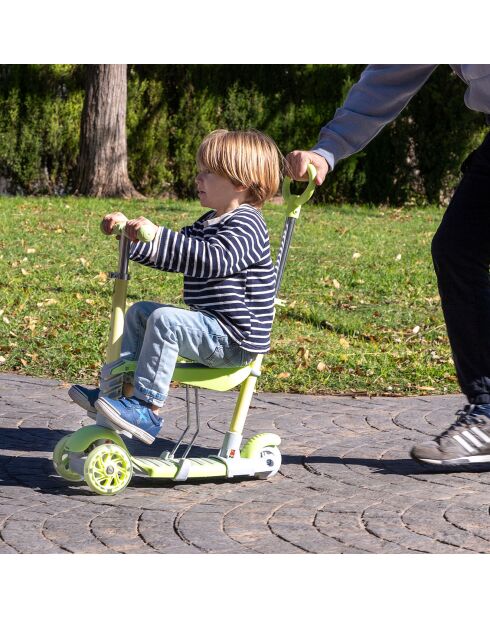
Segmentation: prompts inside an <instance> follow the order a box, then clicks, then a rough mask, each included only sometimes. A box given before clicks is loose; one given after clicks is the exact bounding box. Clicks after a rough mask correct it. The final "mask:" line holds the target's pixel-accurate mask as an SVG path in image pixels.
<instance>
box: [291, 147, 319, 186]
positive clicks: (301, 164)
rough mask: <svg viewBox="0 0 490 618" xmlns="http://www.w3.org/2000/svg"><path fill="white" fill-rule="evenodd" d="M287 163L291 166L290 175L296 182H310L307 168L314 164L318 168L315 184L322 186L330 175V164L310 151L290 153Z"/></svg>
mask: <svg viewBox="0 0 490 618" xmlns="http://www.w3.org/2000/svg"><path fill="white" fill-rule="evenodd" d="M286 161H287V162H288V165H289V170H290V171H289V173H290V174H291V176H292V178H293V179H294V180H308V172H307V169H306V168H307V166H308V163H312V164H313V165H314V166H315V168H316V178H315V184H317V185H321V184H322V183H323V181H324V180H325V176H326V175H327V173H328V169H329V168H328V163H327V162H326V161H325V159H324V158H323V157H322V156H320V155H319V154H317V153H316V152H311V151H309V150H293V152H290V153H289V154H288V155H287V157H286Z"/></svg>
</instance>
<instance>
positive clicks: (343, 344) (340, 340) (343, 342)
mask: <svg viewBox="0 0 490 618" xmlns="http://www.w3.org/2000/svg"><path fill="white" fill-rule="evenodd" d="M339 343H340V345H341V346H342V347H343V348H346V349H347V348H348V347H350V343H349V342H348V341H347V339H346V338H345V337H341V338H340V339H339Z"/></svg>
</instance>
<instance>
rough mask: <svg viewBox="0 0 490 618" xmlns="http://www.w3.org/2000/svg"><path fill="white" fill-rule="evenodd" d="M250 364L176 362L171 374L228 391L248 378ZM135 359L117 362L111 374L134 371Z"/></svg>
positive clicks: (192, 383) (178, 379) (185, 381)
mask: <svg viewBox="0 0 490 618" xmlns="http://www.w3.org/2000/svg"><path fill="white" fill-rule="evenodd" d="M252 364H253V363H251V364H250V365H245V367H216V368H215V367H207V366H206V365H201V364H200V363H192V362H190V361H187V362H180V363H177V364H176V366H175V371H174V374H173V376H172V380H173V381H174V382H180V383H181V384H187V385H189V386H196V387H198V388H207V389H209V390H212V391H229V390H231V389H232V388H234V387H235V386H238V385H239V384H241V383H242V382H243V381H244V380H246V379H247V378H248V376H249V375H250V373H251V371H252ZM135 369H136V362H135V361H124V362H121V363H117V364H116V365H115V366H114V367H113V368H112V369H111V372H110V374H111V376H116V375H121V374H123V373H134V371H135Z"/></svg>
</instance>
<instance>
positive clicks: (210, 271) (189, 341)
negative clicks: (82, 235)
mask: <svg viewBox="0 0 490 618" xmlns="http://www.w3.org/2000/svg"><path fill="white" fill-rule="evenodd" d="M281 159H282V157H281V154H280V152H279V150H278V148H277V146H276V145H275V143H274V142H273V141H272V139H270V138H269V137H267V136H266V135H264V134H262V133H260V132H258V131H226V130H217V131H213V132H212V133H210V134H209V135H208V136H207V137H206V138H205V139H204V141H203V142H202V144H201V146H200V147H199V150H198V153H197V166H198V170H199V173H198V175H197V177H196V184H197V192H198V196H199V200H200V202H201V205H202V206H204V207H206V208H209V209H211V210H208V212H206V213H205V214H204V215H203V216H202V217H200V218H199V219H198V220H197V221H196V222H195V223H194V224H193V225H190V226H187V227H184V228H183V229H182V230H181V231H180V232H174V231H171V230H169V229H168V228H166V227H163V226H162V227H157V226H156V225H154V224H153V223H151V221H149V220H148V219H145V218H144V217H139V218H137V219H134V220H131V221H127V220H126V217H125V216H124V215H123V214H122V213H112V214H109V215H107V216H106V217H104V220H103V229H104V231H105V232H106V233H107V234H110V233H111V232H112V229H113V227H114V225H115V223H116V222H119V221H127V222H126V230H127V233H128V236H129V238H130V239H131V240H132V241H133V242H132V243H131V251H130V259H132V260H134V261H136V262H139V263H141V264H144V265H145V266H150V267H151V268H158V269H160V270H164V271H168V272H180V273H183V274H184V301H185V303H186V304H187V305H188V306H189V309H179V308H177V307H172V306H170V305H162V304H158V303H155V302H147V301H143V302H138V303H135V304H134V305H132V306H131V307H130V308H129V310H128V312H127V314H126V317H125V327H124V336H123V342H122V348H121V356H122V357H124V358H125V359H128V360H136V361H137V366H136V371H135V374H134V381H133V385H129V384H127V385H126V384H125V388H124V391H123V392H124V396H123V397H121V398H120V399H110V398H107V397H102V396H101V397H99V389H87V388H85V387H83V386H79V385H74V386H72V388H71V389H70V391H69V395H70V396H71V398H72V399H73V400H74V401H75V402H76V403H78V404H79V405H81V406H82V407H83V408H85V409H86V410H87V411H90V412H95V411H98V412H100V413H101V414H102V415H103V416H105V417H106V418H108V419H109V420H110V421H111V422H112V423H113V424H114V425H116V426H117V427H120V428H121V429H125V430H128V431H130V432H131V433H132V434H133V435H134V437H136V438H138V439H140V440H142V441H143V442H146V443H147V444H151V443H152V442H153V441H154V439H155V437H156V436H157V434H158V432H159V431H160V429H161V427H162V423H163V420H162V418H161V416H160V412H161V410H162V406H163V405H164V403H165V399H166V398H167V395H168V391H169V385H170V381H171V379H172V374H173V372H174V369H175V365H176V362H177V357H178V356H182V357H184V358H187V359H189V360H192V361H197V362H199V363H202V364H204V365H207V366H209V367H238V366H243V365H246V364H248V363H250V362H251V361H252V360H253V359H254V358H255V356H256V355H257V354H259V353H261V354H263V353H266V352H268V351H269V347H270V331H271V326H272V319H273V310H274V291H275V282H276V275H275V270H274V266H273V263H272V260H271V255H270V246H269V237H268V233H267V228H266V224H265V221H264V218H263V216H262V213H261V207H262V205H263V204H264V202H265V201H266V200H268V199H270V198H271V197H272V196H274V194H275V193H276V192H277V190H278V188H279V183H280V167H281ZM142 225H146V226H148V225H149V226H153V227H154V230H155V232H156V236H155V239H154V240H153V241H152V242H151V243H146V244H145V243H142V242H137V241H136V234H137V231H138V229H139V228H140V227H141V226H142Z"/></svg>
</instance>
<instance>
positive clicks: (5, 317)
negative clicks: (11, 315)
mask: <svg viewBox="0 0 490 618" xmlns="http://www.w3.org/2000/svg"><path fill="white" fill-rule="evenodd" d="M2 320H3V321H4V322H5V324H10V320H9V319H8V317H7V316H5V315H4V316H3V318H2Z"/></svg>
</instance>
